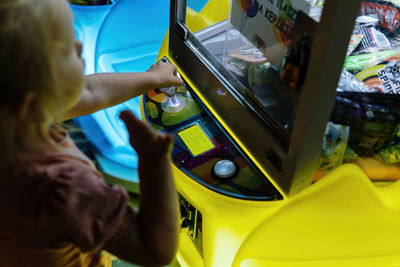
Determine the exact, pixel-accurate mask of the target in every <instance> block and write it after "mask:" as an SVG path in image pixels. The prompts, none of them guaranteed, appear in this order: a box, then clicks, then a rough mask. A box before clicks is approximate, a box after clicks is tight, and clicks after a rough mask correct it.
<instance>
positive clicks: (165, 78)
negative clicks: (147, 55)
mask: <svg viewBox="0 0 400 267" xmlns="http://www.w3.org/2000/svg"><path fill="white" fill-rule="evenodd" d="M147 72H152V73H154V74H155V75H154V78H155V79H156V80H157V83H158V87H159V88H164V87H171V86H173V85H175V86H179V85H182V84H183V81H182V79H181V78H179V77H178V76H177V68H176V66H175V65H173V64H171V63H167V62H162V61H160V62H158V63H157V64H153V65H152V66H151V67H150V69H148V70H147Z"/></svg>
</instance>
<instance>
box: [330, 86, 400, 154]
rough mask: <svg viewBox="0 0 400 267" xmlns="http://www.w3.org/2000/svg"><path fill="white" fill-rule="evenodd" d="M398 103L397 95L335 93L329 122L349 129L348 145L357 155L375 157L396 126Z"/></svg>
mask: <svg viewBox="0 0 400 267" xmlns="http://www.w3.org/2000/svg"><path fill="white" fill-rule="evenodd" d="M398 103H400V95H390V94H382V93H357V92H338V94H337V96H336V102H335V105H334V109H333V112H332V115H331V121H332V122H334V123H336V124H342V125H348V126H349V127H350V136H349V142H348V146H349V147H350V148H351V149H352V150H354V152H355V153H356V154H357V155H359V156H360V157H364V156H371V155H375V153H377V152H378V151H379V150H381V149H383V148H384V147H385V145H386V144H387V143H388V142H389V140H390V138H391V137H392V136H393V134H394V133H395V131H396V129H397V125H398V124H399V123H400V106H399V104H398Z"/></svg>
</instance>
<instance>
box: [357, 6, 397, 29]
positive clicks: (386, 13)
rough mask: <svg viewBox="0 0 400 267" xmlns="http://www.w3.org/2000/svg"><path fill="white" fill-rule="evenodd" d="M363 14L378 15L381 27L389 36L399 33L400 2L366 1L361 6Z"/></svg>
mask: <svg viewBox="0 0 400 267" xmlns="http://www.w3.org/2000/svg"><path fill="white" fill-rule="evenodd" d="M361 14H363V15H370V14H377V15H378V18H379V26H380V27H381V28H382V29H384V31H386V32H387V33H388V34H393V33H397V32H399V28H400V2H399V1H395V0H392V1H390V0H379V1H378V0H364V1H363V2H362V4H361Z"/></svg>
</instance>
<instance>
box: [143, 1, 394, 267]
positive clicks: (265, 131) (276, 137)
mask: <svg viewBox="0 0 400 267" xmlns="http://www.w3.org/2000/svg"><path fill="white" fill-rule="evenodd" d="M292 2H293V4H292ZM294 2H296V1H289V0H287V1H283V0H282V1H275V0H274V1H272V0H268V1H267V0H266V1H261V0H260V1H245V0H242V1H233V2H229V1H227V0H224V1H222V0H210V1H209V2H208V3H207V4H206V6H205V7H204V8H203V9H202V11H201V12H200V13H196V12H194V11H192V10H190V9H188V8H186V1H182V0H172V1H171V18H170V30H169V34H168V35H167V37H166V38H165V40H164V43H163V46H162V48H161V51H160V54H159V60H165V61H170V62H172V63H173V64H175V65H176V66H177V67H178V72H179V74H180V76H181V77H182V79H183V80H184V86H182V87H178V88H161V89H157V90H153V91H150V92H149V93H147V94H146V95H144V96H143V97H142V100H141V104H142V115H143V118H144V119H145V120H146V121H147V122H148V123H149V124H151V125H153V126H154V127H155V128H156V129H159V130H162V131H167V132H170V133H171V134H173V136H174V138H175V147H174V150H173V157H172V158H173V172H174V176H175V182H176V186H177V189H178V192H179V197H180V205H181V233H180V244H179V249H178V253H177V261H178V263H179V265H180V266H187V267H203V266H204V267H230V266H233V267H256V266H257V267H259V266H268V267H297V266H299V267H300V266H301V267H306V266H307V267H314V266H315V267H317V266H318V267H324V266H329V267H331V266H341V267H342V266H360V267H361V266H362V267H367V266H371V267H372V266H377V267H381V266H399V265H400V241H399V240H400V230H399V227H398V225H399V224H400V184H399V182H396V181H395V180H391V181H386V180H385V181H382V180H381V181H380V182H376V181H372V180H371V177H368V176H367V174H366V172H365V170H363V169H362V168H360V167H359V165H356V164H354V163H346V164H342V165H341V166H336V167H335V168H333V170H332V171H330V172H327V173H325V174H324V176H325V177H324V178H322V179H320V180H318V181H317V180H316V179H314V178H315V173H316V171H315V170H316V168H318V166H319V165H318V164H319V162H320V155H321V146H322V145H323V142H324V140H325V139H324V138H326V134H325V128H326V125H327V122H328V121H329V119H330V113H331V112H332V106H333V105H334V103H336V102H335V101H337V100H335V97H336V91H337V90H336V88H337V84H338V80H339V77H340V75H341V71H342V66H343V61H344V59H345V54H346V51H347V49H348V43H349V40H350V36H351V35H352V31H353V27H354V21H355V20H356V17H357V16H358V15H359V7H360V1H351V2H352V3H350V1H346V0H326V1H325V3H324V5H323V6H320V7H318V5H317V4H315V3H314V4H315V5H314V6H313V7H312V8H311V9H310V12H311V13H312V12H313V13H312V14H313V16H311V15H310V13H309V14H308V15H310V16H311V17H312V18H313V19H314V21H315V23H314V22H312V23H311V22H310V20H309V17H310V16H308V17H307V12H303V11H304V7H299V10H297V9H296V8H297V5H298V4H297V3H294ZM299 2H300V1H299ZM304 2H305V3H308V4H309V5H311V3H310V1H304ZM312 2H316V1H312ZM317 2H320V1H317ZM269 4H272V5H275V7H279V8H278V10H279V12H276V13H274V9H273V8H271V7H269ZM279 5H280V6H279ZM235 6H236V7H235ZM238 7H239V8H241V11H240V12H239V15H240V16H241V17H239V18H237V17H235V16H236V15H235V14H234V12H235V8H238ZM316 8H320V12H321V14H322V15H321V14H320V16H318V15H315V12H317V11H316ZM300 10H302V12H300ZM283 11H286V13H284V14H283V13H282V12H283ZM300 13H301V15H299V14H300ZM259 14H261V15H262V17H263V18H266V19H267V20H268V21H270V22H271V21H272V22H275V23H276V24H275V28H274V29H273V31H271V32H272V33H273V35H272V36H275V37H276V36H279V38H278V39H279V40H277V42H276V40H274V41H275V42H276V44H275V45H277V46H278V47H275V50H273V52H271V51H270V50H268V49H270V48H271V47H272V46H273V45H271V46H266V45H264V46H263V45H260V46H258V47H255V48H258V50H257V51H261V54H262V55H261V56H260V54H259V53H258V52H257V53H258V54H257V55H258V56H260V58H261V60H259V59H260V58H258V59H257V60H253V61H251V63H252V64H251V66H250V67H249V66H246V65H245V64H244V65H243V64H239V63H243V62H240V61H238V59H240V60H243V57H245V56H246V55H244V54H243V53H242V54H241V55H239V56H238V55H237V54H235V53H237V51H236V52H235V50H234V49H233V48H235V47H237V46H238V45H243V44H245V45H247V48H246V49H247V50H246V51H249V46H250V45H251V44H252V45H254V44H257V42H258V44H261V41H265V40H258V39H256V40H254V39H252V40H248V41H243V40H244V39H245V38H244V39H243V38H242V37H241V36H242V35H243V36H245V37H246V33H248V31H247V30H246V27H247V26H246V25H248V24H246V23H249V24H251V22H249V21H251V19H253V18H256V17H257V16H258V15H259ZM282 14H283V15H282ZM304 14H306V16H305V15H304ZM296 15H297V18H296ZM274 16H275V17H274ZM285 16H286V17H285ZM299 17H300V18H302V19H303V20H300V19H299ZM235 19H236V20H238V21H240V20H242V23H244V24H245V25H244V26H243V25H242V26H243V27H242V28H241V29H238V27H237V26H236V25H235ZM278 22H279V23H281V24H278ZM282 23H286V24H285V25H292V27H293V29H292V32H293V35H292V36H296V33H298V32H300V31H302V32H308V33H310V35H311V36H312V45H311V47H310V55H309V58H308V59H307V60H308V65H305V66H303V67H305V68H307V72H306V73H305V72H301V73H302V75H304V80H303V81H300V80H296V81H295V82H296V83H293V79H292V78H293V77H292V78H291V80H290V82H287V80H286V83H285V79H286V78H285V75H284V74H282V73H284V71H286V74H287V73H288V72H291V73H292V74H293V69H290V68H289V67H288V65H287V64H288V63H287V62H288V61H289V60H293V58H290V57H288V56H284V60H286V63H282V65H281V66H276V64H272V63H271V62H269V64H271V65H274V66H275V67H271V66H270V65H267V66H268V68H269V69H271V68H273V70H274V71H275V72H276V73H280V75H278V77H279V80H280V81H281V83H279V86H281V87H282V91H284V92H289V93H288V94H290V90H291V89H293V88H292V87H293V86H292V85H293V84H296V86H298V87H296V88H295V89H296V90H299V91H300V92H298V91H296V90H295V91H293V90H292V94H291V96H289V99H288V100H287V102H290V101H292V100H293V99H295V101H296V103H295V108H294V109H292V112H291V113H290V116H288V117H289V120H288V122H287V123H281V124H279V123H280V122H282V121H284V120H285V117H284V116H283V117H280V115H281V113H282V114H283V113H284V112H285V109H282V110H281V109H278V110H277V111H276V110H275V113H274V112H273V111H274V110H272V109H269V108H270V107H271V106H269V105H270V104H265V103H267V102H268V101H267V100H268V99H266V98H264V99H263V98H261V97H260V95H258V93H257V91H256V90H255V89H254V88H255V87H254V84H257V83H255V81H256V82H257V81H259V80H260V79H261V80H262V79H264V78H265V76H263V75H261V74H260V73H258V72H257V71H260V69H262V67H261V66H266V65H265V64H264V65H260V62H261V63H262V62H266V61H268V59H269V58H271V60H272V58H274V56H277V58H278V59H279V56H281V54H280V53H283V52H285V53H286V55H290V53H289V52H288V51H287V50H284V51H283V52H282V47H284V46H283V45H282V44H283V43H285V42H286V41H287V40H286V39H285V38H287V36H286V37H285V35H283V34H282V35H279V34H278V35H277V34H276V33H277V31H278V33H279V30H280V31H281V32H283V33H285V34H287V33H288V30H286V28H285V27H284V26H285V25H283V24H282ZM309 23H311V24H315V25H314V26H312V27H314V28H313V29H312V30H310V29H311V28H310V27H311V26H309V25H311V24H309ZM279 25H280V26H279ZM282 25H283V26H282ZM235 26H236V28H235ZM278 26H279V27H278ZM296 27H297V28H296ZM239 28H240V27H239ZM232 29H234V30H236V31H235V32H232ZM238 32H239V33H241V34H242V35H239V34H238ZM250 32H251V31H250ZM255 32H256V30H255ZM257 36H258V35H257ZM260 36H262V34H261V33H260ZM302 36H303V37H304V35H302ZM239 37H240V38H239ZM260 38H261V37H260ZM303 40H304V39H303ZM239 41H241V42H239ZM285 44H286V43H285ZM256 46H257V45H256ZM280 46H282V47H280ZM291 46H292V47H294V46H295V42H294V41H293V40H292V43H291ZM299 46H300V45H299ZM221 47H222V48H221ZM262 48H265V49H264V50H263V49H262ZM241 49H242V50H240V51H242V52H243V51H244V50H245V49H243V47H242V48H241ZM251 49H253V50H252V51H253V52H254V51H255V50H254V48H253V47H251ZM279 49H281V50H279ZM284 49H287V47H286V48H284ZM271 53H273V55H271ZM227 55H228V56H230V57H228V59H227V57H226V56H227ZM247 56H248V55H247ZM274 60H277V59H276V58H275V59H274ZM232 62H233V63H232ZM278 62H280V61H279V60H278ZM291 62H294V61H291ZM253 63H255V64H253ZM252 66H256V69H255V71H256V72H255V73H253V71H254V67H252ZM233 67H236V69H235V68H233ZM246 68H247V69H246ZM252 68H253V69H252ZM243 70H244V71H245V72H246V74H247V75H248V76H246V77H247V78H248V79H249V80H248V83H246V82H244V81H243V80H241V77H239V76H238V75H237V74H238V71H243ZM300 70H301V68H300ZM300 70H299V71H300ZM235 71H236V72H235ZM268 81H269V80H268ZM299 83H301V84H299ZM271 86H273V85H272V84H271V83H270V82H269V83H268V84H267V87H268V88H269V87H271ZM288 86H289V88H288ZM299 86H300V87H299ZM299 88H300V89H299ZM321 88H322V89H321ZM293 92H295V94H294V93H293ZM267 98H268V97H267ZM264 100H265V101H264ZM268 103H270V102H268ZM263 106H264V107H263ZM283 106H285V104H284V103H281V104H280V106H279V107H278V108H282V107H283ZM293 110H294V111H293ZM278 113H279V114H278ZM349 113H350V111H349ZM274 116H275V117H274ZM282 118H283V119H282ZM397 123H398V121H397ZM288 125H289V126H288ZM396 166H397V165H396V164H394V165H393V164H392V165H391V166H390V167H396ZM313 179H314V180H313Z"/></svg>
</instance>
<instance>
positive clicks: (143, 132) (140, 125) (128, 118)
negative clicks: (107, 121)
mask: <svg viewBox="0 0 400 267" xmlns="http://www.w3.org/2000/svg"><path fill="white" fill-rule="evenodd" d="M119 117H120V119H121V120H122V121H123V122H124V123H125V126H126V129H127V130H128V133H129V142H130V144H131V145H132V147H133V148H134V149H135V150H136V152H137V153H138V156H139V158H142V157H144V158H151V159H152V160H158V159H160V158H163V157H166V156H169V155H170V153H171V150H172V145H173V137H172V135H170V134H165V133H162V132H158V131H156V130H154V129H153V128H151V127H150V126H149V125H147V124H146V123H144V122H142V121H141V120H139V119H138V118H136V117H135V115H133V114H132V112H130V111H123V112H121V114H120V115H119Z"/></svg>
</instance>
